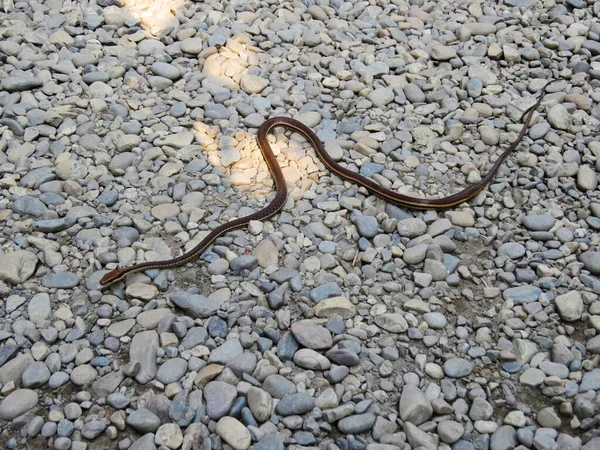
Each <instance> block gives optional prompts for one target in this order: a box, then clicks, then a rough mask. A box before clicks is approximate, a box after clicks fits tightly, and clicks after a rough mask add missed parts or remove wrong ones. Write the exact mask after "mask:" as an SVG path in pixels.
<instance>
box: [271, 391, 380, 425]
mask: <svg viewBox="0 0 600 450" xmlns="http://www.w3.org/2000/svg"><path fill="white" fill-rule="evenodd" d="M314 406H315V399H314V398H313V397H311V396H310V395H309V394H308V393H307V392H298V393H296V394H288V395H286V396H284V397H283V398H282V399H281V400H280V401H279V403H277V406H276V408H275V411H276V412H277V414H280V415H282V416H291V415H299V414H304V413H307V412H309V411H310V410H312V409H313V408H314ZM374 422H375V420H373V423H374Z"/></svg>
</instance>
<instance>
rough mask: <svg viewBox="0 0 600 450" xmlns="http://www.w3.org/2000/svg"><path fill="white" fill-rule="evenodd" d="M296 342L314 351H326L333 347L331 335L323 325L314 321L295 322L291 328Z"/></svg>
mask: <svg viewBox="0 0 600 450" xmlns="http://www.w3.org/2000/svg"><path fill="white" fill-rule="evenodd" d="M291 330H292V333H293V334H294V337H295V338H296V340H297V341H298V342H299V343H300V344H301V345H303V346H305V347H308V348H310V349H313V350H324V349H328V348H331V346H332V345H333V342H332V338H331V333H330V332H329V330H328V329H327V328H325V327H323V326H321V325H317V324H315V323H314V322H313V321H312V320H300V321H297V322H294V323H293V324H292V327H291Z"/></svg>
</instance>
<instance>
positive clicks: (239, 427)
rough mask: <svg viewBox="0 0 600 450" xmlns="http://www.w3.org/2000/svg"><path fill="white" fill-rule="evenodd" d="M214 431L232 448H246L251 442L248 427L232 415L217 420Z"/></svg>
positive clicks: (236, 449) (238, 449)
mask: <svg viewBox="0 0 600 450" xmlns="http://www.w3.org/2000/svg"><path fill="white" fill-rule="evenodd" d="M215 431H216V433H217V434H218V435H219V436H221V438H222V439H223V440H224V441H225V442H227V444H229V445H230V446H231V447H232V448H233V449H234V450H247V449H248V448H249V447H250V444H251V442H252V441H251V437H250V432H249V431H248V429H247V428H246V427H245V426H244V424H242V423H241V422H240V421H239V420H237V419H235V418H233V417H223V418H222V419H221V420H219V421H218V422H217V426H216V429H215Z"/></svg>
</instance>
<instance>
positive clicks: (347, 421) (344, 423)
mask: <svg viewBox="0 0 600 450" xmlns="http://www.w3.org/2000/svg"><path fill="white" fill-rule="evenodd" d="M375 419H376V416H375V414H369V413H367V414H356V415H353V416H349V417H344V418H343V419H341V420H340V421H339V422H338V424H337V427H338V429H339V430H340V431H341V432H342V433H346V434H359V433H365V432H367V431H369V430H370V429H371V428H373V425H374V424H375Z"/></svg>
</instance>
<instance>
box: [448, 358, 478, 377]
mask: <svg viewBox="0 0 600 450" xmlns="http://www.w3.org/2000/svg"><path fill="white" fill-rule="evenodd" d="M443 367H444V373H445V374H446V375H447V376H449V377H452V378H462V377H466V376H468V375H470V374H471V372H472V371H473V363H471V362H469V361H467V360H466V359H462V358H450V359H449V360H447V361H446V362H445V363H444V366H443Z"/></svg>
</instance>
